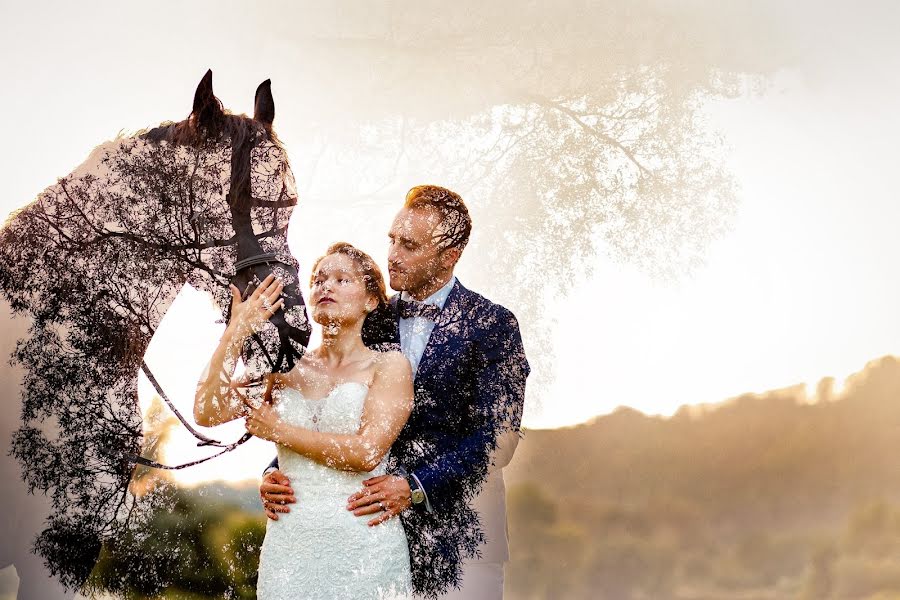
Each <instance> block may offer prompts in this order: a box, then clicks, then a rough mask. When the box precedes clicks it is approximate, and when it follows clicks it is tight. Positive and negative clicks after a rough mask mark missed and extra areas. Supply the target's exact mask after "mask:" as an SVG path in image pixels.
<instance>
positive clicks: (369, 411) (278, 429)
mask: <svg viewBox="0 0 900 600" xmlns="http://www.w3.org/2000/svg"><path fill="white" fill-rule="evenodd" d="M412 403H413V386H412V370H411V369H410V366H409V361H408V360H406V357H405V356H403V355H402V354H401V353H399V352H389V353H385V354H383V355H381V356H380V357H379V359H378V365H377V367H376V369H375V376H374V379H373V381H372V385H371V387H370V388H369V394H368V396H367V397H366V401H365V406H364V408H363V414H362V419H361V421H360V427H359V430H358V431H357V432H356V433H355V434H349V435H347V434H335V433H326V432H319V431H310V430H309V429H303V428H301V427H295V426H292V425H288V424H286V423H285V422H284V421H281V420H280V419H279V417H278V413H277V412H276V411H275V409H274V407H273V406H271V405H269V404H264V405H263V406H261V407H260V408H258V409H252V410H250V411H249V414H248V417H247V431H249V432H250V433H252V434H253V435H255V436H257V437H261V438H263V439H267V440H270V441H273V442H275V443H278V444H281V445H283V446H286V447H288V448H290V449H291V450H293V451H294V452H296V453H298V454H302V455H303V456H306V457H307V458H310V459H312V460H314V461H316V462H317V463H321V464H324V465H327V466H329V467H332V468H335V469H341V470H345V471H371V470H372V469H374V468H375V467H377V466H378V464H379V463H380V462H381V459H382V458H384V456H385V454H387V452H388V450H390V448H391V444H393V443H394V440H396V439H397V436H398V435H400V430H401V429H403V426H404V425H405V424H406V420H407V419H408V418H409V413H410V412H411V411H412Z"/></svg>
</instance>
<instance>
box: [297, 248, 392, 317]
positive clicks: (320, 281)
mask: <svg viewBox="0 0 900 600" xmlns="http://www.w3.org/2000/svg"><path fill="white" fill-rule="evenodd" d="M309 301H310V304H311V305H312V316H313V320H314V321H315V322H316V323H318V324H320V325H332V324H341V325H344V324H349V323H354V322H356V321H357V320H360V319H363V318H365V316H366V315H367V314H368V313H369V311H370V310H371V309H372V308H373V305H374V304H376V303H377V302H376V300H375V299H374V298H373V297H372V295H371V294H370V293H369V292H368V290H366V284H365V280H364V279H363V276H362V275H361V274H360V272H359V268H358V267H357V266H356V263H354V262H353V259H352V258H350V257H349V256H347V255H345V254H329V255H328V256H326V257H324V258H323V259H322V260H320V261H319V264H317V265H316V270H315V272H314V273H313V277H312V289H311V290H310V294H309Z"/></svg>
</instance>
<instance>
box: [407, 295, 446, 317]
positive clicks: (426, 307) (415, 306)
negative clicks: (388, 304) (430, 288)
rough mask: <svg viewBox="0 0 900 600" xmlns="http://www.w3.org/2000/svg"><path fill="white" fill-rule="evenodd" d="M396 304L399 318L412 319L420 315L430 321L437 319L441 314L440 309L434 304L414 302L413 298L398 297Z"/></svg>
mask: <svg viewBox="0 0 900 600" xmlns="http://www.w3.org/2000/svg"><path fill="white" fill-rule="evenodd" d="M397 306H398V308H399V309H400V318H401V319H412V318H414V317H422V318H423V319H429V320H431V321H437V318H438V316H439V315H440V314H441V309H440V308H438V307H437V306H435V305H434V304H426V303H425V302H416V301H415V300H404V299H402V298H399V299H398V300H397Z"/></svg>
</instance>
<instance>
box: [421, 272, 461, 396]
mask: <svg viewBox="0 0 900 600" xmlns="http://www.w3.org/2000/svg"><path fill="white" fill-rule="evenodd" d="M465 292H466V288H464V287H463V286H462V285H461V284H460V283H459V280H458V279H457V280H456V283H454V284H453V287H452V288H451V289H450V295H448V296H447V301H446V302H445V303H444V308H443V309H441V314H440V315H439V316H438V319H437V321H435V323H434V329H432V330H431V335H430V336H429V337H428V344H426V346H425V351H424V352H423V353H422V359H421V360H420V361H419V368H418V370H417V371H416V379H419V378H421V377H424V376H426V375H427V374H428V373H429V372H430V369H432V368H433V367H434V365H435V364H437V361H438V360H439V358H440V353H441V347H442V346H444V345H445V344H446V343H447V342H448V340H449V339H450V338H451V337H452V336H453V335H454V334H458V333H459V332H460V327H461V320H462V317H463V312H464V311H463V304H464V302H463V296H464V294H465Z"/></svg>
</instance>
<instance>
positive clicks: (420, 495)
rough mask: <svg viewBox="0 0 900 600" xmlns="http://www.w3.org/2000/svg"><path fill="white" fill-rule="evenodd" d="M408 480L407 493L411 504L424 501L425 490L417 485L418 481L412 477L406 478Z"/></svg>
mask: <svg viewBox="0 0 900 600" xmlns="http://www.w3.org/2000/svg"><path fill="white" fill-rule="evenodd" d="M406 481H408V482H409V495H410V497H411V498H412V503H413V504H422V503H423V502H425V492H423V491H422V488H420V487H419V483H418V482H417V481H416V480H415V478H414V477H412V476H410V477H408V478H407V479H406Z"/></svg>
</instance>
